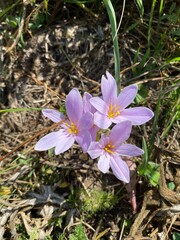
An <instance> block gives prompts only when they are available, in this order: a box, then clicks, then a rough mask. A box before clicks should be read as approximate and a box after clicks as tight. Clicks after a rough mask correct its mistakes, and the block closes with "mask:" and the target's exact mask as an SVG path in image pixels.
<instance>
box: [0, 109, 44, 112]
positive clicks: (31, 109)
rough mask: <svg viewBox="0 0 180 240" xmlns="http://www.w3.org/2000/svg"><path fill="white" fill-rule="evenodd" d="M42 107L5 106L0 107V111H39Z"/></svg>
mask: <svg viewBox="0 0 180 240" xmlns="http://www.w3.org/2000/svg"><path fill="white" fill-rule="evenodd" d="M42 109H43V108H7V109H0V113H6V112H22V111H33V110H35V111H41V110H42Z"/></svg>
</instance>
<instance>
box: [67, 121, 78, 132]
mask: <svg viewBox="0 0 180 240" xmlns="http://www.w3.org/2000/svg"><path fill="white" fill-rule="evenodd" d="M68 132H69V133H71V134H75V135H76V134H77V133H78V129H77V127H76V125H75V124H74V123H73V122H71V126H69V128H68Z"/></svg>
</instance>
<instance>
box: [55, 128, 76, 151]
mask: <svg viewBox="0 0 180 240" xmlns="http://www.w3.org/2000/svg"><path fill="white" fill-rule="evenodd" d="M74 142H75V138H74V136H73V135H70V134H67V133H66V131H65V130H63V133H62V135H61V139H59V141H58V143H57V144H56V147H55V154H56V155H58V154H60V153H63V152H65V151H67V150H68V149H69V148H70V147H72V145H73V144H74Z"/></svg>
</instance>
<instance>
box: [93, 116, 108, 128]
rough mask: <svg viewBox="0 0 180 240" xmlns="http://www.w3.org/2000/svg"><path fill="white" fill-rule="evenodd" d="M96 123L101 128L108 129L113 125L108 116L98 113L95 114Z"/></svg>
mask: <svg viewBox="0 0 180 240" xmlns="http://www.w3.org/2000/svg"><path fill="white" fill-rule="evenodd" d="M94 123H95V125H97V126H98V127H99V128H102V129H107V128H108V127H109V126H110V125H111V123H112V121H111V120H110V119H109V118H108V117H107V116H106V115H103V114H101V113H99V112H96V113H95V114H94Z"/></svg>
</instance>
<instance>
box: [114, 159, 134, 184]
mask: <svg viewBox="0 0 180 240" xmlns="http://www.w3.org/2000/svg"><path fill="white" fill-rule="evenodd" d="M110 167H111V169H112V171H113V174H114V175H115V176H116V177H117V178H118V179H119V180H121V181H123V182H125V183H129V181H130V171H129V168H128V165H127V164H126V163H125V162H124V161H123V160H122V159H121V158H120V157H119V156H113V157H111V158H110Z"/></svg>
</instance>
